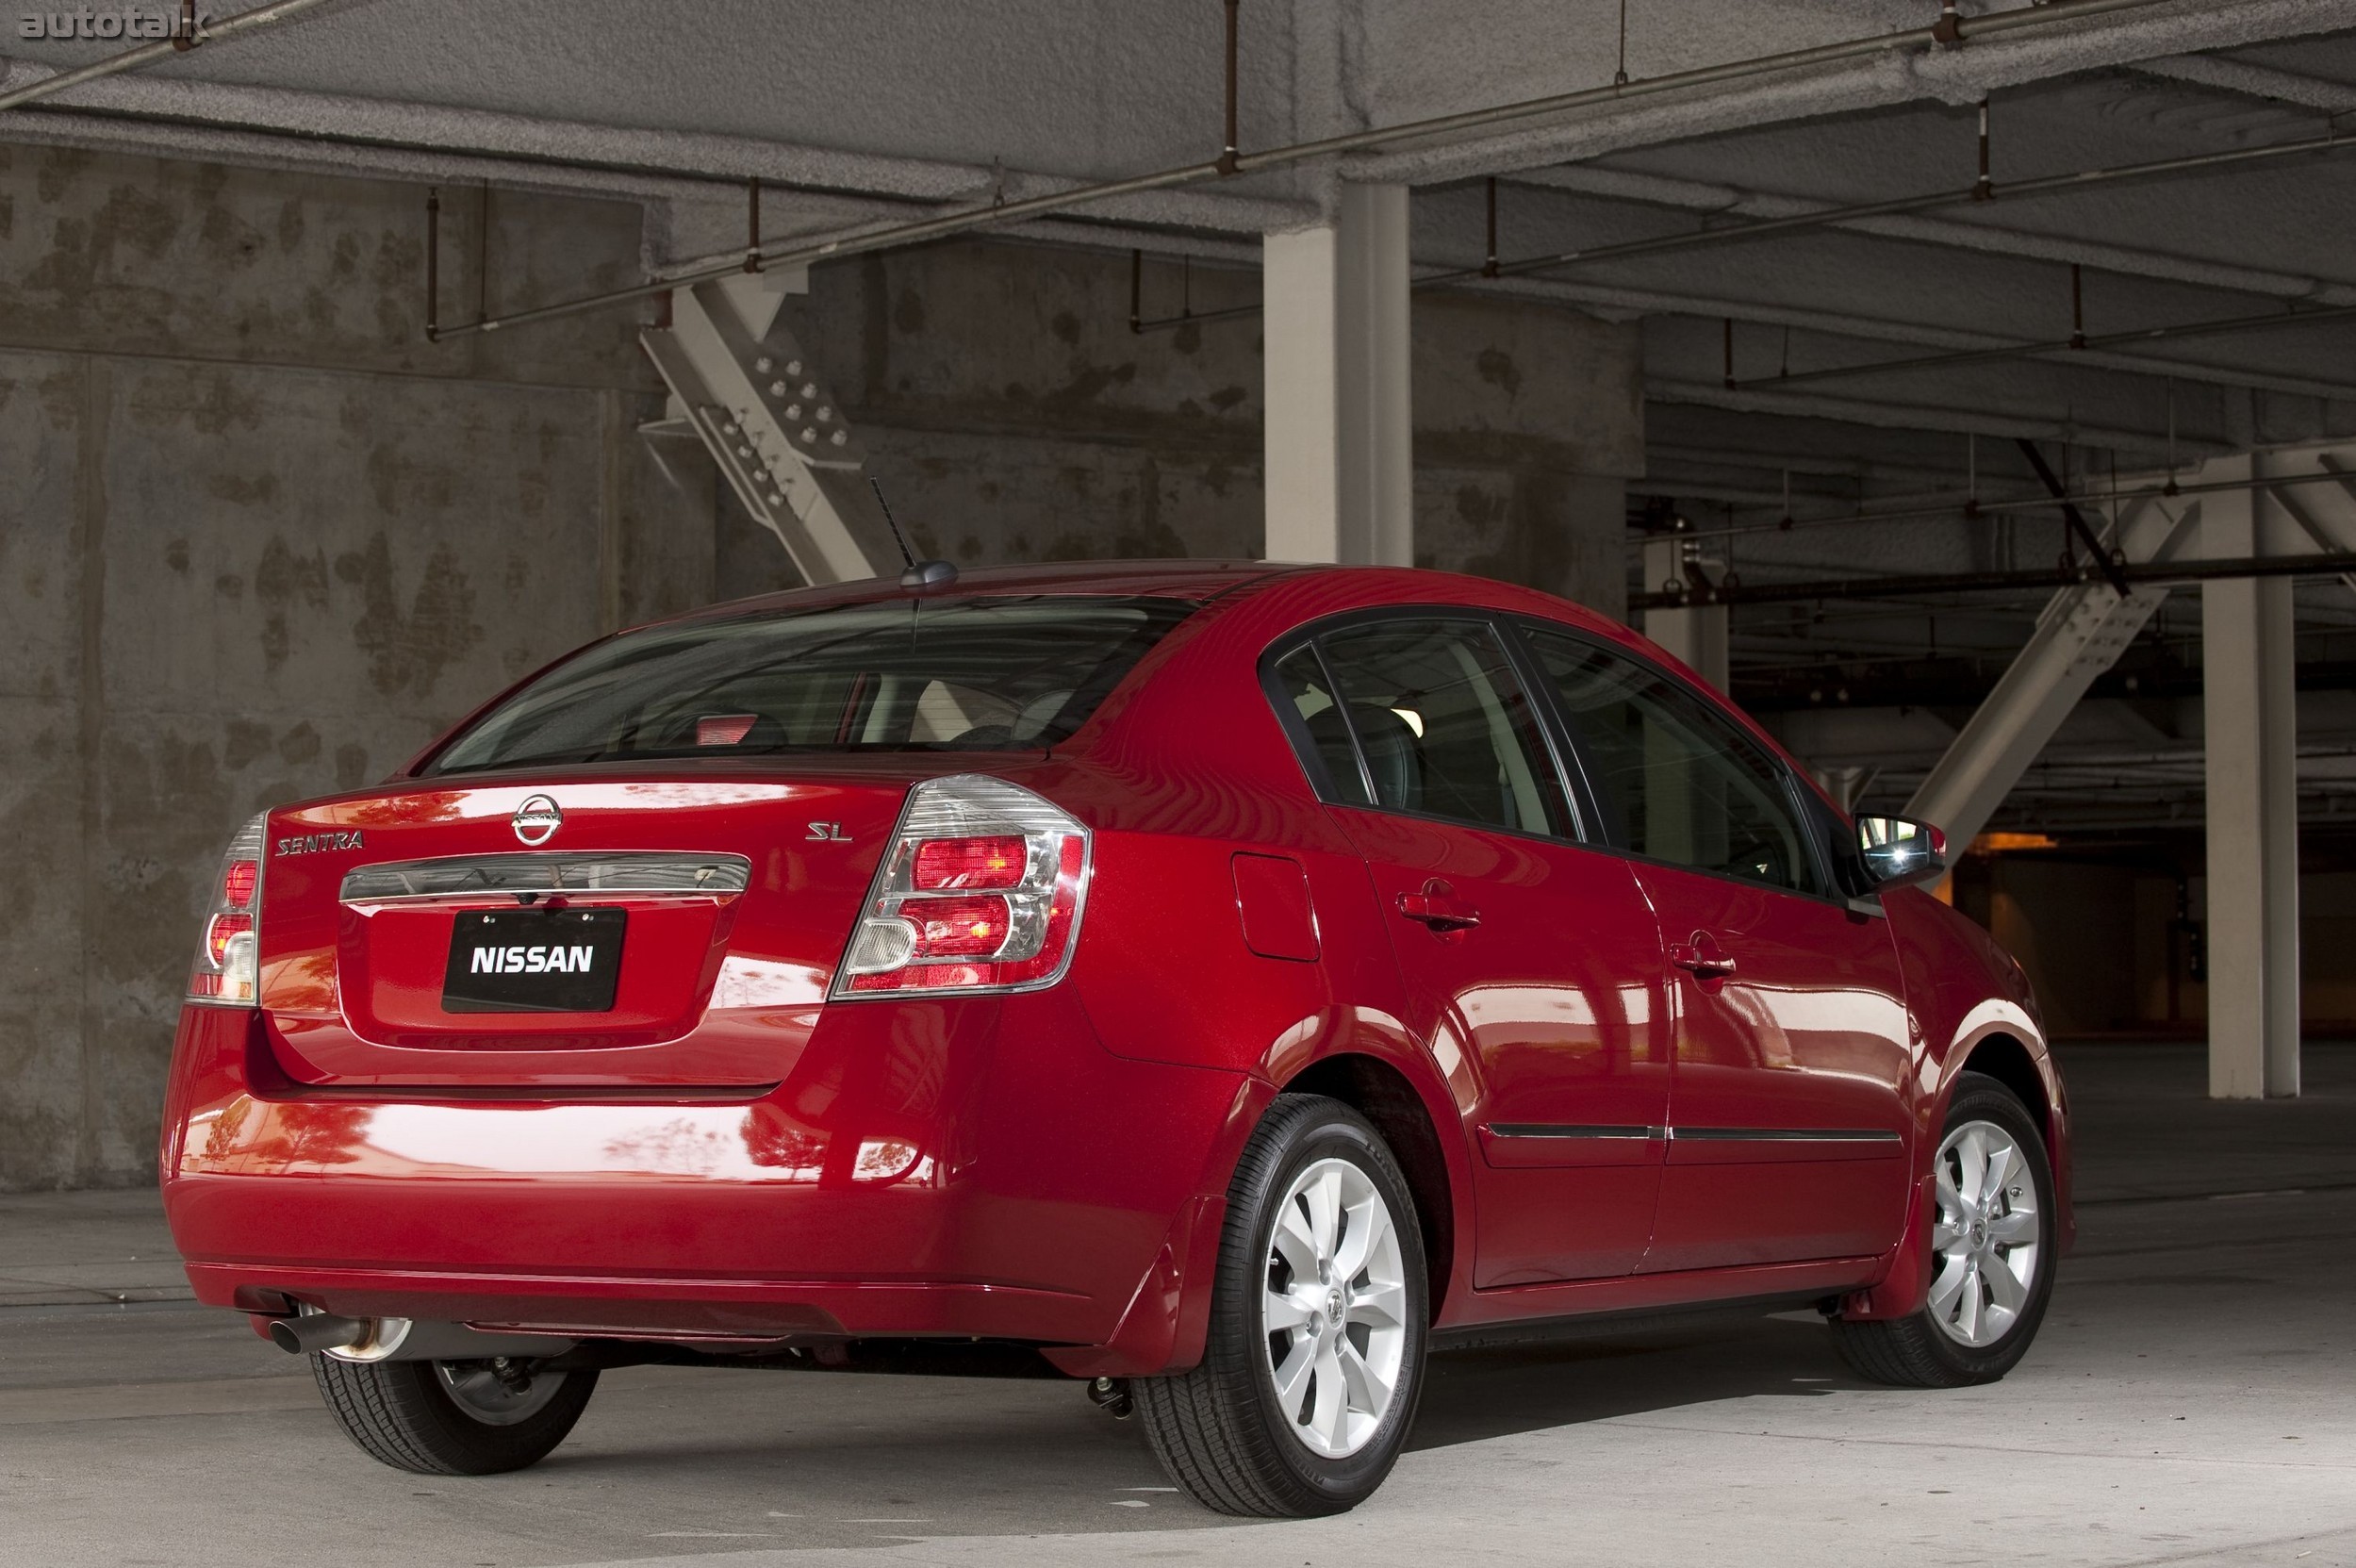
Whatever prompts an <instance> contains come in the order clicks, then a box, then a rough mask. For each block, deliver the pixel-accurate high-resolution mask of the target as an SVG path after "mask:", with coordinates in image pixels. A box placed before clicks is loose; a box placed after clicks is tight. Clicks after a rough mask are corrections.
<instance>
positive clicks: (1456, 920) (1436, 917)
mask: <svg viewBox="0 0 2356 1568" xmlns="http://www.w3.org/2000/svg"><path fill="white" fill-rule="evenodd" d="M1394 902H1395V903H1396V904H1397V905H1398V910H1399V913H1400V914H1401V915H1403V916H1406V917H1407V918H1408V919H1410V920H1413V921H1416V922H1417V923H1419V924H1421V925H1423V926H1425V927H1426V928H1428V929H1429V930H1431V931H1433V932H1437V933H1447V932H1452V931H1470V930H1471V929H1472V928H1473V927H1475V926H1477V925H1479V924H1480V923H1481V912H1480V911H1479V910H1477V909H1475V908H1474V907H1473V906H1472V905H1471V904H1468V903H1466V902H1465V901H1464V900H1461V899H1459V898H1458V897H1457V896H1456V889H1455V888H1453V887H1450V886H1449V885H1448V884H1447V883H1444V882H1442V881H1441V880H1440V879H1439V878H1438V877H1434V878H1433V879H1432V880H1431V881H1429V882H1427V883H1425V884H1424V890H1423V891H1422V892H1421V893H1402V894H1400V895H1399V896H1398V898H1397V899H1396V900H1394Z"/></svg>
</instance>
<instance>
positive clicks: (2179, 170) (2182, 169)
mask: <svg viewBox="0 0 2356 1568" xmlns="http://www.w3.org/2000/svg"><path fill="white" fill-rule="evenodd" d="M2351 147H2356V133H2348V134H2343V133H2341V132H2337V131H2333V132H2329V133H2327V134H2325V135H2323V136H2319V137H2309V138H2305V139H2303V140H2298V141H2278V142H2270V143H2268V144H2267V145H2265V146H2263V147H2236V148H2232V149H2231V150H2229V151H2225V152H2216V153H2195V154H2191V155H2188V156H2186V157H2164V158H2153V159H2151V160H2150V161H2149V162H2145V163H2122V164H2116V165H2113V166H2111V167H2109V168H2103V169H2084V170H2080V171H2079V172H2077V173H2068V174H2041V175H2038V176H2036V177H2035V178H2034V179H2025V180H2008V181H2006V182H2005V183H2004V184H2002V185H2001V186H1996V187H1993V188H1992V189H1993V190H1994V192H1995V193H1994V195H1992V196H1991V195H1990V194H1989V192H1988V191H1987V190H1983V189H1982V188H1981V186H1980V185H1979V184H1978V183H1976V182H1975V183H1973V184H1971V185H1969V186H1964V187H1962V188H1960V189H1955V190H1933V191H1925V192H1923V193H1922V194H1919V195H1914V196H1894V197H1891V198H1890V199H1888V200H1886V201H1879V202H1857V203H1853V204H1852V205H1851V206H1839V207H1826V208H1824V209H1823V210H1821V211H1819V212H1795V213H1790V214H1788V215H1786V216H1784V217H1781V218H1756V219H1752V220H1749V221H1746V222H1743V223H1723V224H1721V225H1719V226H1718V227H1716V228H1705V229H1692V230H1689V231H1687V232H1685V233H1682V234H1664V235H1659V236H1656V238H1653V239H1628V240H1623V241H1621V242H1620V243H1618V244H1612V245H1590V246H1588V247H1586V248H1584V249H1581V250H1575V251H1558V252H1557V253H1555V254H1554V255H1551V256H1529V257H1526V258H1524V259H1523V260H1520V261H1508V262H1503V263H1501V264H1500V265H1499V266H1498V268H1497V270H1496V272H1494V273H1493V274H1492V273H1490V272H1488V270H1487V269H1486V268H1482V267H1459V268H1456V269H1454V270H1452V271H1450V272H1439V273H1432V274H1429V275H1427V276H1425V277H1423V278H1419V279H1418V280H1417V282H1418V283H1419V284H1430V283H1447V282H1453V281H1456V280H1458V279H1461V278H1471V277H1480V276H1490V275H1493V276H1498V277H1521V276H1524V275H1528V274H1533V273H1538V272H1553V271H1557V270H1558V269H1562V268H1567V267H1580V266H1587V265H1590V264H1591V263H1594V262H1598V261H1624V260H1628V259H1630V258H1632V257H1637V256H1667V255H1671V254H1672V253H1674V252H1678V251H1690V250H1701V249H1705V248H1706V247H1709V246H1714V245H1728V244H1737V243H1740V242H1742V241H1746V240H1752V239H1772V238H1774V237H1775V236H1777V235H1784V234H1798V233H1803V232H1804V231H1806V230H1809V229H1820V228H1834V227H1838V226H1839V225H1841V224H1843V223H1859V222H1862V221H1864V220H1867V219H1872V218H1898V217H1906V216H1909V215H1911V214H1914V213H1918V212H1929V211H1932V210H1934V209H1936V208H1938V207H1943V206H1972V205H1974V204H1977V203H1983V202H1987V201H1991V200H1993V201H1996V202H2000V203H2009V202H2018V201H2021V200H2023V199H2026V198H2029V197H2034V196H2051V195H2062V194H2068V193H2070V192H2074V191H2078V190H2091V189H2093V188H2094V187H2096V186H2102V185H2116V184H2119V183H2122V182H2127V181H2134V180H2148V179H2165V178H2167V177H2169V176H2172V175H2177V174H2192V173H2206V172H2208V171H2209V170H2212V169H2223V168H2228V167H2231V166H2232V165H2235V164H2243V163H2263V162H2266V161H2268V160H2271V159H2274V158H2282V157H2305V156H2308V155H2322V154H2328V153H2336V152H2344V151H2346V150H2348V148H2351Z"/></svg>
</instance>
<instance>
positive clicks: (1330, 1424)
mask: <svg viewBox="0 0 2356 1568" xmlns="http://www.w3.org/2000/svg"><path fill="white" fill-rule="evenodd" d="M1407 1300H1408V1294H1407V1273H1406V1267H1405V1263H1404V1262H1403V1259H1402V1254H1401V1251H1400V1247H1399V1234H1398V1230H1397V1227H1396V1225H1395V1224H1394V1222H1393V1221H1392V1216H1391V1208H1390V1205H1389V1204H1387V1203H1385V1202H1384V1201H1383V1197H1382V1194H1381V1192H1380V1191H1378V1190H1377V1189H1376V1186H1375V1183H1374V1182H1373V1180H1370V1179H1369V1178H1368V1176H1367V1174H1366V1173H1365V1172H1364V1171H1363V1170H1360V1169H1359V1167H1358V1166H1357V1165H1355V1164H1351V1163H1350V1162H1349V1161H1346V1160H1336V1159H1325V1160H1317V1161H1313V1162H1311V1163H1310V1164H1309V1165H1308V1166H1307V1167H1305V1168H1304V1169H1303V1170H1302V1171H1301V1173H1300V1174H1299V1175H1298V1176H1296V1177H1294V1178H1293V1185H1292V1186H1291V1188H1290V1189H1288V1190H1287V1191H1286V1193H1285V1195H1284V1201H1283V1202H1282V1203H1281V1204H1280V1205H1278V1207H1277V1222H1276V1228H1275V1230H1274V1232H1273V1233H1272V1234H1271V1236H1270V1238H1269V1246H1268V1259H1267V1274H1266V1281H1265V1288H1264V1289H1263V1290H1262V1292H1261V1296H1260V1328H1261V1330H1262V1337H1263V1340H1264V1342H1265V1344H1266V1345H1267V1356H1268V1374H1269V1377H1270V1378H1271V1380H1272V1381H1273V1383H1274V1385H1275V1390H1276V1399H1277V1409H1278V1410H1280V1411H1282V1412H1283V1414H1284V1418H1285V1421H1286V1423H1287V1425H1288V1426H1289V1428H1290V1429H1291V1430H1292V1432H1293V1436H1294V1437H1295V1438H1297V1439H1298V1440H1299V1441H1300V1442H1301V1444H1303V1445H1304V1446H1305V1447H1307V1448H1308V1449H1309V1450H1310V1452H1311V1453H1314V1454H1317V1455H1319V1456H1321V1457H1323V1458H1326V1459H1345V1458H1347V1457H1348V1456H1350V1455H1352V1454H1355V1453H1357V1452H1358V1451H1359V1449H1360V1448H1362V1447H1364V1446H1365V1445H1366V1444H1368V1443H1369V1442H1370V1441H1372V1440H1373V1438H1374V1436H1375V1434H1376V1431H1377V1430H1378V1429H1380V1428H1381V1426H1382V1421H1383V1417H1384V1416H1385V1415H1386V1414H1388V1413H1389V1412H1390V1410H1391V1406H1392V1400H1393V1399H1394V1398H1395V1397H1396V1396H1397V1393H1398V1389H1399V1383H1400V1372H1401V1362H1402V1361H1403V1359H1404V1357H1405V1355H1406V1350H1407V1338H1408V1335H1407V1321H1406V1320H1407Z"/></svg>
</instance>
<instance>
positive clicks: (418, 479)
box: [0, 145, 714, 1187]
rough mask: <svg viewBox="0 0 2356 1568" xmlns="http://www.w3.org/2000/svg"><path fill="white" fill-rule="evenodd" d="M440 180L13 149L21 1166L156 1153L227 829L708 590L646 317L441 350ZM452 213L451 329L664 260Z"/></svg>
mask: <svg viewBox="0 0 2356 1568" xmlns="http://www.w3.org/2000/svg"><path fill="white" fill-rule="evenodd" d="M422 196H423V192H422V191H420V190H418V189H416V188H414V187H407V186H401V185H395V184H390V183H383V182H375V181H366V180H324V179H316V178H308V177H296V176H291V175H287V174H281V173H265V172H258V171H238V170H231V169H227V168H222V167H218V166H206V165H195V164H178V163H170V162H164V161H159V160H152V159H140V158H128V157H93V156H90V155H85V154H79V153H74V152H68V151H60V150H54V149H33V148H27V147H10V146H7V145H0V277H6V278H8V280H9V284H8V287H7V288H6V289H0V841H5V842H6V843H8V845H9V847H10V850H11V852H12V854H13V856H14V865H13V867H12V873H11V878H10V880H11V883H13V888H12V891H11V893H10V895H9V897H8V899H7V900H0V952H5V953H6V954H7V958H8V962H7V964H6V965H5V966H0V1185H5V1186H11V1187H25V1186H54V1185H71V1184H77V1183H90V1182H100V1181H118V1180H134V1179H137V1178H140V1177H141V1176H143V1175H144V1174H145V1173H146V1172H147V1170H148V1169H149V1167H150V1164H151V1163H152V1160H153V1157H154V1156H153V1150H154V1143H155V1136H156V1122H157V1100H158V1097H159V1094H160V1090H161V1085H162V1081H163V1068H164V1062H165V1058H166V1054H167V1052H168V1049H169V1047H170V1043H171V1037H172V1028H173V1019H174V1017H175V1016H176V1015H177V1013H178V1010H179V993H180V989H181V985H182V982H183V981H184V980H185V977H186V974H187V966H188V959H189V951H190V949H191V948H192V945H193V942H194V938H195V933H196V926H197V920H198V917H199V910H200V906H201V903H202V901H203V899H204V896H205V889H206V884H207V883H208V882H209V879H210V876H211V873H212V868H213V866H214V864H215V862H216V861H217V860H218V858H219V856H220V853H221V849H222V844H223V843H224V842H225V841H226V839H227V837H228V835H229V834H230V832H231V831H232V830H233V829H234V828H235V826H236V825H237V823H238V822H239V821H240V820H241V819H243V818H244V817H246V816H248V815H250V814H251V813H253V812H255V811H256V810H259V809H260V808H262V807H263V806H265V805H268V804H270V803H272V802H273V801H287V800H291V799H295V798H299V797H302V796H305V795H313V794H319V793H322V792H325V791H328V790H332V789H336V788H339V787H346V786H351V785H355V784H363V783H366V782H368V781H370V780H372V779H374V778H377V777H379V776H381V775H382V774H383V773H384V772H385V771H386V770H387V768H388V767H392V766H394V765H396V764H397V763H399V762H400V761H401V760H402V759H403V758H404V757H405V756H406V755H407V754H408V753H409V752H410V751H412V750H414V749H415V748H416V747H418V746H419V745H420V744H421V743H422V742H424V741H425V740H426V739H428V738H429V737H431V736H432V735H433V734H434V733H435V732H436V731H437V730H438V729H440V728H441V727H442V726H443V725H445V724H447V723H448V722H449V720H450V719H451V718H453V716H454V715H456V714H458V713H460V712H463V711H464V710H465V709H466V708H467V707H469V706H470V705H471V704H472V703H474V702H476V701H480V700H481V699H482V698H483V697H484V696H486V694H488V693H489V692H491V691H493V690H496V689H497V688H498V687H499V686H501V685H504V684H505V683H506V682H508V681H509V680H511V679H513V678H514V677H515V676H517V675H519V674H521V673H522V672H524V671H526V670H528V669H530V668H533V667H535V666H536V665H538V664H540V663H541V662H543V661H545V660H547V659H548V658H550V657H552V656H553V655H554V654H556V653H557V652H562V651H563V650H564V649H566V648H568V647H569V646H571V645H573V644H576V643H579V642H581V641H584V640H585V639H587V638H588V637H590V636H593V635H596V634H598V633H599V632H600V631H601V630H602V629H603V628H604V626H605V625H607V624H609V623H611V622H612V621H615V620H618V619H633V618H638V617H643V616H646V615H650V614H653V613H657V612H659V611H662V610H666V609H669V608H674V607H679V606H682V605H684V604H686V603H690V602H696V601H699V600H701V599H704V598H708V597H709V595H710V593H711V587H712V574H713V566H712V562H713V555H714V539H713V527H712V516H713V508H712V498H711V482H710V479H709V477H708V474H707V473H706V470H705V467H704V466H703V465H700V464H699V465H697V466H694V467H691V468H688V469H687V470H685V473H686V475H687V477H688V484H687V485H686V487H684V489H681V488H675V487H672V486H671V485H669V484H668V483H667V482H666V481H665V480H664V478H663V476H662V474H661V473H660V472H659V470H657V469H656V467H655V465H654V464H653V463H652V462H651V460H650V459H649V457H648V455H647V454H646V452H645V447H644V443H642V442H640V441H639V440H638V439H637V438H636V437H634V435H632V434H630V432H631V430H632V427H633V426H634V424H635V423H636V422H637V421H639V420H640V419H641V418H643V417H646V416H648V415H649V414H650V413H651V411H652V410H654V409H656V408H658V407H659V399H658V398H657V396H656V395H655V394H656V392H657V389H658V387H659V384H658V383H657V382H656V381H655V380H654V379H653V377H652V375H651V371H650V370H649V369H648V367H647V366H646V365H645V364H644V362H643V359H642V356H640V355H638V353H637V351H636V349H635V347H634V342H633V339H632V333H631V325H630V323H629V322H627V321H618V320H615V319H612V318H605V317H598V318H587V319H584V320H582V321H579V322H571V323H568V324H566V325H564V326H561V327H557V328H555V329H553V330H551V331H546V332H541V333H536V334H530V335H526V334H517V335H515V336H513V337H511V338H494V339H490V340H487V341H473V342H468V343H463V344H457V345H445V346H442V347H439V348H437V347H435V346H433V345H429V344H427V343H426V342H425V341H424V340H423V338H422V335H421V333H420V315H421V309H422V278H423V257H424V246H423V233H424V229H423V223H422V213H421V201H422ZM447 218H448V220H449V221H448V223H447V224H446V226H445V230H444V254H443V256H442V272H443V282H444V288H445V291H446V294H445V297H446V300H447V302H448V308H449V313H450V314H452V315H458V314H463V313H468V312H470V311H471V309H472V307H473V304H474V302H475V301H476V300H477V299H478V298H481V297H483V284H482V277H483V269H482V268H481V267H479V266H478V261H479V260H481V261H486V262H487V271H488V273H489V276H490V280H491V281H490V284H489V289H488V292H489V297H490V298H492V299H493V300H494V301H497V300H506V301H509V302H510V303H521V302H523V301H526V300H531V299H535V298H539V299H547V298H554V297H557V296H559V295H561V294H565V293H569V292H572V291H574V290H577V289H583V288H585V287H597V286H610V285H612V284H615V283H618V282H621V281H624V280H626V279H627V278H629V277H630V276H632V275H633V274H634V272H635V270H636V267H637V263H638V246H639V228H640V213H639V211H638V209H637V208H636V207H634V206H628V205H621V204H614V203H603V202H583V201H566V200H553V199H548V198H529V199H527V198H521V197H513V196H508V197H502V198H499V199H497V200H496V201H494V202H493V203H492V204H491V205H490V211H489V215H488V223H487V225H486V223H485V221H484V219H485V214H484V211H483V201H482V197H481V195H480V193H479V192H477V193H467V194H464V195H460V196H457V197H454V198H453V202H452V206H451V210H450V211H449V213H448V214H447ZM699 487H700V488H699Z"/></svg>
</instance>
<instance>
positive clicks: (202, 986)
mask: <svg viewBox="0 0 2356 1568" xmlns="http://www.w3.org/2000/svg"><path fill="white" fill-rule="evenodd" d="M268 822H269V818H268V817H266V816H264V817H255V818H254V819H253V820H252V821H250V822H248V823H246V825H245V826H244V827H242V828H239V830H238V834H237V836H236V837H235V838H232V839H231V840H230V841H229V852H228V853H226V854H224V855H222V857H221V876H220V877H219V879H218V880H216V881H215V882H214V883H213V900H212V908H211V909H209V910H207V911H206V915H205V933H204V935H203V936H201V937H199V938H198V939H197V944H196V962H195V963H194V964H192V965H190V966H189V991H188V997H189V1000H190V1001H206V1002H218V1003H222V1004H225V1005H228V1006H232V1007H251V1006H253V1005H254V1000H255V995H256V994H257V993H258V991H259V989H260V984H259V980H260V973H261V964H260V958H259V954H258V952H257V950H256V948H255V930H254V927H255V917H256V916H259V915H260V913H261V907H262V843H263V835H264V834H265V833H266V832H267V828H268Z"/></svg>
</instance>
